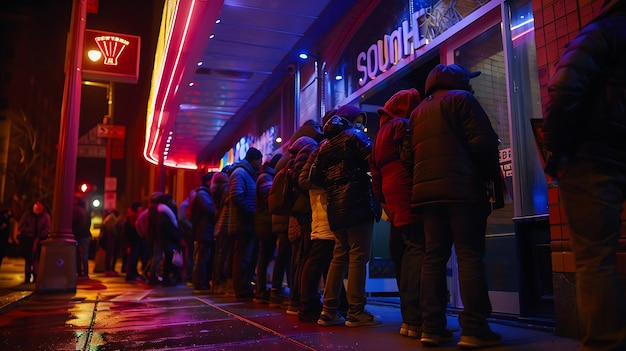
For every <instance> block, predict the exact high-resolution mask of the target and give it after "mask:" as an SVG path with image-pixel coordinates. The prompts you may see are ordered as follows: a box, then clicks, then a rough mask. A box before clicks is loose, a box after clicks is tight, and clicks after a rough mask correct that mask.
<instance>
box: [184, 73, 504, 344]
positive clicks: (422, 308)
mask: <svg viewBox="0 0 626 351" xmlns="http://www.w3.org/2000/svg"><path fill="white" fill-rule="evenodd" d="M479 74H480V72H470V71H468V70H466V69H465V68H463V67H461V66H458V65H455V64H453V65H447V66H446V65H437V66H436V67H435V68H434V69H433V70H432V71H431V72H430V74H429V75H428V77H427V80H426V88H425V98H424V99H423V101H422V97H421V95H420V94H419V92H418V91H417V90H416V89H408V90H401V91H399V92H397V93H396V94H394V95H393V96H392V97H391V98H390V99H389V100H388V101H387V103H386V104H385V106H384V108H381V109H379V110H378V114H379V116H380V129H379V131H378V134H377V136H376V138H375V141H374V142H372V141H371V140H370V138H369V137H368V135H367V133H365V132H364V126H365V125H366V124H367V114H366V113H364V112H363V111H361V110H360V109H359V108H357V107H355V106H349V105H346V106H341V107H340V108H339V109H337V110H332V111H329V112H328V113H327V114H326V115H325V116H323V118H322V123H321V124H320V123H318V122H316V121H314V120H311V121H307V122H305V123H304V124H303V125H302V127H300V128H299V129H298V130H297V131H296V133H294V136H293V137H292V138H291V140H290V141H289V144H288V148H287V150H286V151H287V152H286V153H285V154H283V155H273V157H272V158H271V159H270V160H267V161H266V162H265V163H263V162H262V160H263V155H262V154H261V152H260V151H259V150H257V149H255V148H250V149H249V150H248V152H247V154H246V157H245V159H243V160H241V161H240V162H237V163H235V164H234V165H232V166H231V167H230V168H229V169H225V170H223V171H222V172H218V173H215V174H209V175H206V176H205V177H204V178H203V179H202V182H203V184H202V186H201V187H200V188H198V189H196V190H195V195H192V196H190V198H189V199H188V203H189V204H188V209H189V211H188V213H189V218H190V219H191V228H192V231H193V232H194V240H195V246H196V247H195V250H194V251H195V260H194V263H195V266H194V275H193V284H194V287H195V288H196V290H197V291H199V292H205V291H211V292H213V293H218V292H224V290H225V288H226V287H230V286H228V284H227V282H232V294H233V296H234V298H235V299H236V300H237V301H252V300H254V301H255V302H256V303H259V304H266V303H268V304H270V306H272V307H279V306H282V307H283V308H285V311H286V313H287V314H293V315H298V316H299V319H300V321H302V322H315V323H318V324H319V325H321V326H329V325H337V324H344V325H346V326H348V327H358V326H368V325H374V324H377V323H379V322H380V320H379V318H378V317H377V316H374V315H372V314H371V313H370V312H368V311H367V309H366V308H365V307H366V304H367V298H366V296H367V295H366V291H365V280H366V276H367V274H366V267H367V263H368V261H369V258H370V252H371V245H372V236H373V228H374V223H375V221H378V220H380V218H381V215H382V213H383V210H384V213H385V214H386V216H387V218H388V220H389V221H390V222H391V233H390V248H391V256H392V260H393V261H394V263H395V265H396V278H397V283H398V289H399V291H400V300H401V313H402V320H403V323H402V326H401V328H400V331H399V333H400V334H401V335H404V336H408V337H414V338H418V339H420V341H421V342H422V344H425V345H431V346H436V345H440V344H446V343H449V342H451V341H452V340H453V333H452V332H451V331H450V330H448V329H447V328H446V315H445V312H446V307H447V302H448V296H449V294H448V290H447V286H446V263H447V261H448V259H449V257H450V254H451V250H452V247H453V244H454V248H455V252H456V255H457V260H458V271H459V286H460V292H461V299H462V301H463V305H464V309H463V311H462V312H461V313H460V315H459V323H460V325H461V328H462V331H461V336H460V340H459V342H458V345H459V346H461V347H470V348H480V347H488V346H494V345H498V344H500V343H501V337H500V335H498V334H497V333H494V332H493V331H492V330H491V329H490V327H489V325H488V323H487V317H488V316H489V315H490V313H491V304H490V301H489V296H488V294H487V282H486V272H485V267H484V261H483V257H484V254H485V231H486V223H487V216H488V215H489V214H490V213H491V211H492V209H493V208H494V207H493V201H492V200H491V199H490V194H489V192H488V185H489V184H490V183H492V182H493V181H494V180H498V179H500V177H501V173H500V166H499V158H498V157H499V152H498V147H499V139H498V136H497V135H496V133H495V132H494V130H493V128H492V126H491V123H490V121H489V118H488V117H487V115H486V113H485V111H484V110H483V108H482V107H481V106H480V104H479V103H478V101H477V100H476V98H475V97H474V96H473V92H472V87H471V84H470V79H471V78H474V77H476V76H478V75H479ZM283 173H284V174H283ZM209 179H210V181H209ZM218 179H221V180H220V181H219V184H220V186H219V187H218V185H217V184H218V181H217V180H218ZM226 179H227V181H226ZM218 189H219V191H220V192H219V193H218V191H217V190H218ZM207 190H208V191H207ZM200 194H201V195H200ZM280 195H282V196H280ZM285 207H287V208H285ZM200 209H202V210H200ZM272 260H274V261H275V264H274V271H273V272H272V273H271V282H268V281H267V279H266V277H267V276H268V272H267V269H268V264H269V262H271V261H272ZM211 266H212V268H207V267H211ZM195 273H198V274H195ZM285 276H286V277H287V281H286V282H284V281H283V280H284V277H285ZM344 279H346V281H347V284H345V286H344ZM320 282H321V283H322V285H323V294H321V295H320V291H319V287H320ZM211 285H212V286H211ZM285 285H287V286H288V287H289V294H288V295H287V296H284V292H283V286H285ZM268 288H269V290H268Z"/></svg>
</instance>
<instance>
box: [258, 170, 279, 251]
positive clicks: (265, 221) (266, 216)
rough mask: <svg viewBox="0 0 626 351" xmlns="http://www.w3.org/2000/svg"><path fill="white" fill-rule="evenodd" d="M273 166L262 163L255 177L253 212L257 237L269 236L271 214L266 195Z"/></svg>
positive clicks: (272, 173)
mask: <svg viewBox="0 0 626 351" xmlns="http://www.w3.org/2000/svg"><path fill="white" fill-rule="evenodd" d="M274 175H275V172H274V168H272V166H270V165H269V164H267V163H264V164H263V165H262V166H261V169H260V170H259V176H258V177H257V179H256V208H255V214H254V232H255V234H256V235H257V236H258V237H259V238H264V239H265V238H271V237H272V235H273V233H274V231H273V230H272V214H271V213H270V209H269V205H268V202H267V196H268V194H269V192H270V188H271V187H272V183H273V181H274Z"/></svg>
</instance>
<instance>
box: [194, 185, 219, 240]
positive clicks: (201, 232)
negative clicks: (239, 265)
mask: <svg viewBox="0 0 626 351" xmlns="http://www.w3.org/2000/svg"><path fill="white" fill-rule="evenodd" d="M189 207H190V210H191V215H190V220H191V228H192V230H193V240H195V241H198V242H212V241H213V240H215V237H214V233H215V204H214V203H213V198H211V194H210V193H209V188H208V187H206V186H200V187H199V188H197V189H196V196H195V197H194V198H193V201H192V202H191V204H190V205H189Z"/></svg>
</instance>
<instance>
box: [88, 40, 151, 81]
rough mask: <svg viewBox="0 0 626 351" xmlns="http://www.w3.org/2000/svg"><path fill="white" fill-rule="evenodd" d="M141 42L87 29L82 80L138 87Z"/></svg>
mask: <svg viewBox="0 0 626 351" xmlns="http://www.w3.org/2000/svg"><path fill="white" fill-rule="evenodd" d="M140 43H141V38H140V37H138V36H136V35H128V34H119V33H111V32H104V31H99V30H92V29H86V30H85V42H84V55H83V79H93V80H104V81H109V82H122V83H137V80H138V78H139V54H140Z"/></svg>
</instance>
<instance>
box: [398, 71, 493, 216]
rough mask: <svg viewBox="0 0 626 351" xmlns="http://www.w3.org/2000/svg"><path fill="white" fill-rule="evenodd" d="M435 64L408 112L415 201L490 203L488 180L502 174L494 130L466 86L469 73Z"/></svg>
mask: <svg viewBox="0 0 626 351" xmlns="http://www.w3.org/2000/svg"><path fill="white" fill-rule="evenodd" d="M448 67H449V66H444V65H438V66H436V67H435V69H433V70H432V71H431V73H430V74H429V75H428V78H427V79H426V91H427V94H429V95H428V96H427V97H426V99H424V100H423V101H422V103H421V104H420V105H419V106H418V107H417V108H416V109H415V110H414V111H413V112H412V113H411V118H410V123H409V128H410V129H411V141H412V149H413V162H414V166H413V189H412V197H411V202H412V204H413V206H421V205H427V204H433V203H474V204H477V205H486V207H485V208H486V209H488V210H490V209H489V206H488V205H489V203H488V198H487V190H486V182H487V181H488V180H489V179H496V177H499V176H500V173H499V172H500V168H499V160H498V158H499V153H498V145H499V141H498V136H497V135H496V133H495V132H494V130H493V128H492V126H491V122H490V121H489V118H488V117H487V114H486V113H485V111H484V110H483V108H482V107H481V106H480V104H479V102H478V100H476V98H475V97H474V95H473V94H472V93H471V92H470V91H468V90H469V89H470V86H469V83H468V82H469V78H467V77H466V76H464V74H462V73H460V72H458V71H455V70H453V69H449V68H448Z"/></svg>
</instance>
